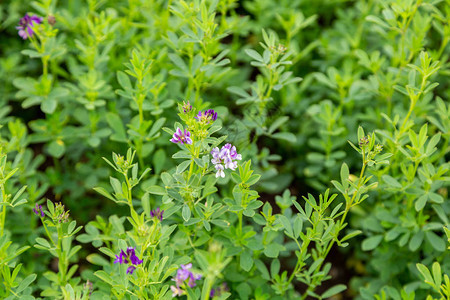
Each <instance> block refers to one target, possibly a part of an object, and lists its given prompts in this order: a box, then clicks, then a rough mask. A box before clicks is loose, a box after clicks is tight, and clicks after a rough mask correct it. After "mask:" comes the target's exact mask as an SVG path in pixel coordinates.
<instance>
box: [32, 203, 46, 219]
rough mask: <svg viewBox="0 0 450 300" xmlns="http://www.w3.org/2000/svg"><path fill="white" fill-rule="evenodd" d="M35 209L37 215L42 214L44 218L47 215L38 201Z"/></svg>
mask: <svg viewBox="0 0 450 300" xmlns="http://www.w3.org/2000/svg"><path fill="white" fill-rule="evenodd" d="M33 211H34V213H35V214H36V216H39V215H40V216H41V217H42V218H43V217H44V216H45V214H44V210H43V209H42V206H41V205H38V204H37V203H36V206H35V207H34V208H33Z"/></svg>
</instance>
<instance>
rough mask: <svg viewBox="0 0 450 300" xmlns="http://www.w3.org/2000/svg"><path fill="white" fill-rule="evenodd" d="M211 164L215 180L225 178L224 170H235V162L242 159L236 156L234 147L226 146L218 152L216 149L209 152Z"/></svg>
mask: <svg viewBox="0 0 450 300" xmlns="http://www.w3.org/2000/svg"><path fill="white" fill-rule="evenodd" d="M211 155H212V157H213V158H212V159H211V162H212V163H213V164H214V166H215V168H216V171H217V173H216V178H218V177H222V178H223V177H225V172H224V170H225V169H230V170H233V171H234V170H236V168H237V161H238V160H241V159H242V155H240V154H238V153H237V151H236V147H235V146H232V145H231V144H226V145H225V146H223V147H222V149H220V150H219V148H218V147H216V148H214V149H212V150H211Z"/></svg>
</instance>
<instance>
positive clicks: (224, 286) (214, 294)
mask: <svg viewBox="0 0 450 300" xmlns="http://www.w3.org/2000/svg"><path fill="white" fill-rule="evenodd" d="M229 290H230V289H229V288H228V285H227V283H226V282H224V283H222V284H221V285H220V286H219V287H217V288H215V289H211V292H210V293H209V297H211V298H214V297H220V296H222V294H223V293H226V292H228V291H229Z"/></svg>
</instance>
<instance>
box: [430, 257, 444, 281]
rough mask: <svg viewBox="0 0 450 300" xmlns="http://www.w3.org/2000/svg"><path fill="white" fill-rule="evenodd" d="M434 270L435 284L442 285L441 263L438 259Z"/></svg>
mask: <svg viewBox="0 0 450 300" xmlns="http://www.w3.org/2000/svg"><path fill="white" fill-rule="evenodd" d="M432 270H433V278H434V284H435V285H436V286H441V283H442V273H441V265H440V264H439V263H438V262H437V261H435V262H434V263H433V266H432Z"/></svg>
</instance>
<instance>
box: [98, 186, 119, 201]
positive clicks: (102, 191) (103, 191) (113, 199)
mask: <svg viewBox="0 0 450 300" xmlns="http://www.w3.org/2000/svg"><path fill="white" fill-rule="evenodd" d="M94 191H96V192H97V193H99V194H101V195H103V196H105V197H106V198H108V199H109V200H112V201H114V202H116V201H117V200H116V199H115V198H114V197H113V196H112V195H111V194H110V193H108V191H106V190H105V189H104V188H102V187H95V188H94Z"/></svg>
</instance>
